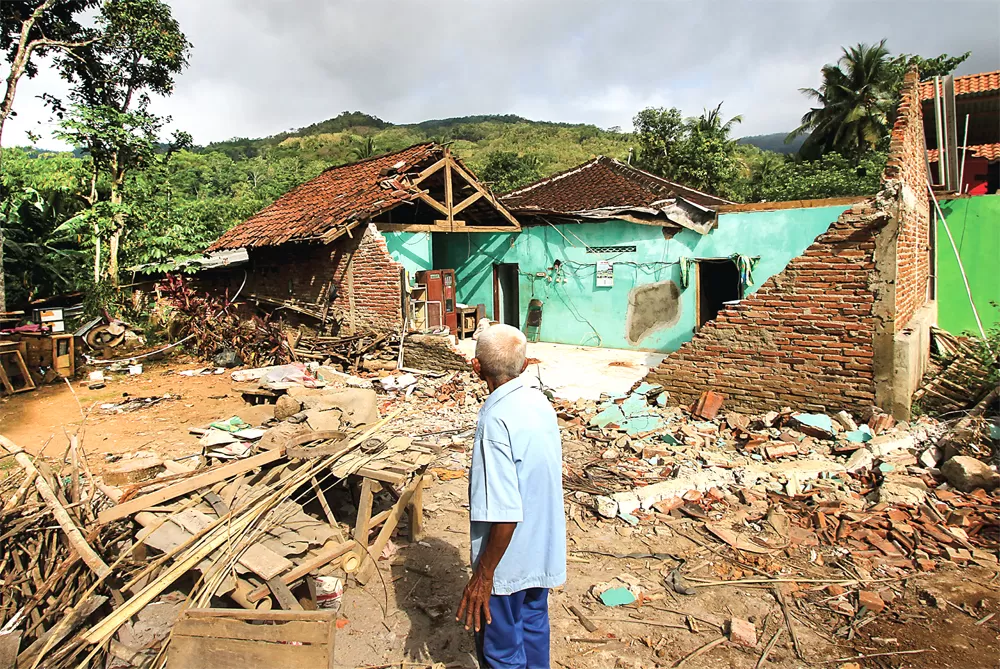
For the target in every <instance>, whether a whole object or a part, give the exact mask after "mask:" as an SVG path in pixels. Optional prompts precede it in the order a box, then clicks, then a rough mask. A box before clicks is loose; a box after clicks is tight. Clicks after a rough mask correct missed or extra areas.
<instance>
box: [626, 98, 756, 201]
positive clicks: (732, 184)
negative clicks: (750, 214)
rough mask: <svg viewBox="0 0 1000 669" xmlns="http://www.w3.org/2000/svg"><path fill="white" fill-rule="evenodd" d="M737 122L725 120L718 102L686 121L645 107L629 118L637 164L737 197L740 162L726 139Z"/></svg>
mask: <svg viewBox="0 0 1000 669" xmlns="http://www.w3.org/2000/svg"><path fill="white" fill-rule="evenodd" d="M741 121H742V118H741V117H739V116H734V117H733V118H731V119H729V120H728V121H725V120H724V119H723V117H722V103H721V102H720V103H719V104H718V105H717V106H716V107H714V108H713V109H705V110H704V111H703V112H702V114H701V116H697V117H694V118H689V119H687V120H682V119H681V112H680V110H679V109H676V108H672V109H666V108H662V107H661V108H649V109H643V110H642V111H640V112H639V113H638V114H637V115H636V117H635V119H634V120H633V123H634V125H635V137H636V140H637V142H638V145H639V155H638V158H637V159H636V165H637V166H638V167H641V168H642V169H644V170H647V171H649V172H652V173H653V174H658V175H660V176H662V177H664V178H666V179H670V180H672V181H677V182H678V183H681V184H683V185H685V186H689V187H691V188H697V189H699V190H703V191H707V192H709V193H712V194H715V195H719V196H722V197H729V198H734V199H737V198H738V197H739V190H738V182H739V174H740V162H739V160H738V158H737V145H736V141H735V140H734V139H732V138H731V137H730V135H731V133H732V130H733V127H734V126H735V125H736V124H737V123H740V122H741Z"/></svg>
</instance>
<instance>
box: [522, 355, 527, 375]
mask: <svg viewBox="0 0 1000 669" xmlns="http://www.w3.org/2000/svg"><path fill="white" fill-rule="evenodd" d="M526 369H528V359H527V358H525V359H524V364H523V365H521V373H522V374H524V370H526Z"/></svg>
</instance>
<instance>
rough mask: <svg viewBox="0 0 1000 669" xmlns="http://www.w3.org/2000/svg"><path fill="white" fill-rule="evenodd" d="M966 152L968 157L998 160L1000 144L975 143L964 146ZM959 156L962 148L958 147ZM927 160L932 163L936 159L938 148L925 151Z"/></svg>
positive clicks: (999, 158) (999, 157)
mask: <svg viewBox="0 0 1000 669" xmlns="http://www.w3.org/2000/svg"><path fill="white" fill-rule="evenodd" d="M966 150H967V154H966V155H968V156H969V157H970V158H985V159H986V160H991V161H992V160H1000V144H977V145H976V146H968V147H966ZM958 153H959V156H960V157H961V154H962V148H961V147H959V149H958ZM927 160H928V161H929V162H932V163H936V162H937V161H938V150H937V149H930V150H929V151H927Z"/></svg>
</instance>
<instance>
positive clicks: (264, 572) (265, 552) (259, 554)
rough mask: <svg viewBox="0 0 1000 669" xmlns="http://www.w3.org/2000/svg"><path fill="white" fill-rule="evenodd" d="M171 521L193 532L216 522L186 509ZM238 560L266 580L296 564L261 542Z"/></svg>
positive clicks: (247, 550) (171, 518)
mask: <svg viewBox="0 0 1000 669" xmlns="http://www.w3.org/2000/svg"><path fill="white" fill-rule="evenodd" d="M223 515H224V514H223ZM170 522H171V523H174V524H176V525H178V526H180V527H182V528H184V529H185V530H187V531H188V532H190V533H191V534H198V533H199V532H201V531H202V530H204V529H205V528H206V527H208V526H209V525H211V524H212V523H214V522H215V519H214V518H211V517H210V516H208V515H206V514H204V513H202V512H201V511H196V510H194V509H185V510H184V511H181V512H179V513H175V514H174V515H172V516H170ZM237 561H238V562H239V563H240V564H241V565H243V566H244V567H246V568H247V569H249V570H250V571H252V572H253V573H255V574H257V575H258V576H260V577H261V578H262V579H264V580H265V581H267V580H269V579H272V578H274V577H275V576H277V575H278V574H281V573H284V572H286V571H288V570H289V569H291V568H292V567H294V566H295V565H294V564H293V563H292V561H291V560H289V559H288V558H285V557H282V556H281V555H278V554H277V553H275V552H274V551H272V550H271V549H270V548H268V547H267V546H265V545H263V544H259V543H258V544H254V545H253V546H250V548H248V549H246V550H245V551H243V554H242V555H240V557H239V559H238V560H237Z"/></svg>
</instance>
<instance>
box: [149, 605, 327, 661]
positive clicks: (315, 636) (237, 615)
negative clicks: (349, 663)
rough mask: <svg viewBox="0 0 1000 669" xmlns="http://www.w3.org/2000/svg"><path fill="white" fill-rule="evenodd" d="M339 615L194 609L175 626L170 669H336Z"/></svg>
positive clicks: (310, 612)
mask: <svg viewBox="0 0 1000 669" xmlns="http://www.w3.org/2000/svg"><path fill="white" fill-rule="evenodd" d="M335 621H336V614H335V613H332V612H328V611H241V610H238V609H191V610H188V611H185V612H183V613H182V614H181V617H180V619H178V621H177V623H176V624H175V625H174V630H173V634H172V636H171V640H170V646H169V650H168V657H167V669H247V667H280V668H281V669H322V668H324V667H325V668H327V669H332V667H333V666H334V665H333V649H334V633H335V631H336V625H335Z"/></svg>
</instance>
